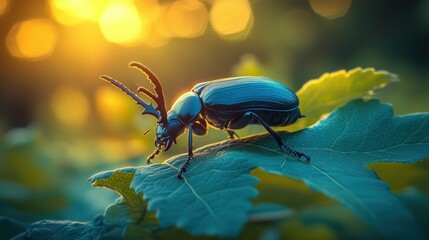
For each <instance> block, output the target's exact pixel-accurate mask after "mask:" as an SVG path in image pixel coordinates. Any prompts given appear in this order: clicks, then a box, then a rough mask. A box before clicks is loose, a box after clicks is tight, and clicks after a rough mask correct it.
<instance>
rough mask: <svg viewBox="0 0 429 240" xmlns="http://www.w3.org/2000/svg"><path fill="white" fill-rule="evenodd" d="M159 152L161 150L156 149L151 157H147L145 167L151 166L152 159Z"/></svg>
mask: <svg viewBox="0 0 429 240" xmlns="http://www.w3.org/2000/svg"><path fill="white" fill-rule="evenodd" d="M160 151H161V148H159V147H158V148H156V149H155V151H154V152H153V153H152V154H151V155H149V157H147V161H146V163H147V165H150V164H152V159H154V158H155V156H156V155H158V154H159V152H160Z"/></svg>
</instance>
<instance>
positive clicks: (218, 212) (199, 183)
mask: <svg viewBox="0 0 429 240" xmlns="http://www.w3.org/2000/svg"><path fill="white" fill-rule="evenodd" d="M200 154H201V156H205V157H204V158H205V159H201V161H199V160H195V161H194V162H193V163H192V170H191V171H192V175H191V174H190V175H189V176H187V177H185V178H184V180H183V181H180V180H178V179H177V177H176V173H177V170H178V167H179V166H178V165H179V164H181V160H183V159H184V158H183V157H181V156H179V157H175V158H172V159H171V160H170V161H168V162H165V163H163V164H154V165H151V166H150V167H142V168H140V170H139V171H136V176H135V177H134V180H133V182H132V184H131V187H132V188H134V189H135V190H136V192H137V193H143V192H144V198H145V200H147V201H149V205H148V209H149V210H152V211H157V218H158V219H159V220H160V224H161V226H163V227H171V226H174V225H176V226H178V227H181V228H184V229H186V230H188V231H189V232H191V233H193V234H207V235H219V236H223V237H228V236H236V235H238V234H239V233H240V230H241V228H242V226H243V225H244V223H245V222H246V221H247V212H248V211H249V210H250V209H251V208H252V205H251V203H250V199H251V198H253V197H255V196H256V195H257V191H256V190H255V189H254V188H253V185H254V184H256V183H257V182H258V181H257V179H256V178H255V177H253V176H250V175H249V172H250V170H251V169H252V168H253V166H252V165H251V163H250V162H248V161H242V160H241V158H240V156H239V155H235V154H239V152H236V153H234V152H230V153H229V156H231V158H229V157H228V158H224V156H223V154H216V153H213V152H211V151H207V152H205V151H200Z"/></svg>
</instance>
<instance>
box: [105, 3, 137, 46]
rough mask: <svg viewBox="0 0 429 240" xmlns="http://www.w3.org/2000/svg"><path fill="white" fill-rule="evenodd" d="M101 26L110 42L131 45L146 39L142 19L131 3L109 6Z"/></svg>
mask: <svg viewBox="0 0 429 240" xmlns="http://www.w3.org/2000/svg"><path fill="white" fill-rule="evenodd" d="M99 24H100V28H101V32H102V33H103V35H104V37H105V38H106V40H107V41H109V42H114V43H118V44H123V45H130V44H135V43H137V42H138V41H140V40H142V39H143V37H144V36H143V35H144V34H143V24H142V19H141V18H140V15H139V13H138V12H137V9H136V7H135V6H134V4H132V3H130V2H121V3H115V4H112V5H109V6H108V7H107V8H106V10H105V11H104V12H103V14H102V15H101V17H100V22H99Z"/></svg>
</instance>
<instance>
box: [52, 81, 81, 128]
mask: <svg viewBox="0 0 429 240" xmlns="http://www.w3.org/2000/svg"><path fill="white" fill-rule="evenodd" d="M51 108H52V112H53V114H54V116H55V117H56V118H57V119H58V120H59V121H60V122H61V123H63V124H65V125H68V126H70V127H81V126H83V125H84V124H85V122H86V120H87V119H88V115H89V103H88V99H87V98H86V97H85V95H84V94H83V93H82V92H81V91H80V90H78V89H73V88H66V87H61V88H59V89H57V90H56V91H55V92H54V94H53V96H52V99H51Z"/></svg>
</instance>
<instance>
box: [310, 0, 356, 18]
mask: <svg viewBox="0 0 429 240" xmlns="http://www.w3.org/2000/svg"><path fill="white" fill-rule="evenodd" d="M351 3H352V0H310V4H311V7H312V8H313V11H314V12H316V13H317V14H319V15H320V16H322V17H325V18H329V19H334V18H338V17H342V16H344V15H345V14H346V13H347V11H348V10H349V8H350V5H351Z"/></svg>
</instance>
